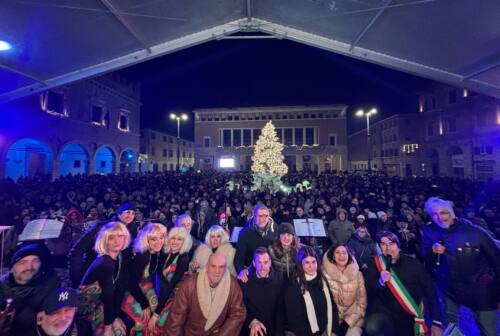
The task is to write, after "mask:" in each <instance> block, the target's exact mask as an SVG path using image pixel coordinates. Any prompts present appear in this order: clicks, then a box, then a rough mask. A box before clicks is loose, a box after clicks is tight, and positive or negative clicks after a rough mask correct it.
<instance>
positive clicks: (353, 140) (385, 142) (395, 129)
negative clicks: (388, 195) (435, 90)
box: [348, 114, 422, 176]
mask: <svg viewBox="0 0 500 336" xmlns="http://www.w3.org/2000/svg"><path fill="white" fill-rule="evenodd" d="M417 122H418V115H417V114H397V115H394V116H391V117H389V118H386V119H384V120H381V121H376V120H374V123H373V124H372V125H371V126H370V133H371V146H370V147H371V163H372V169H373V170H375V171H376V170H383V171H385V172H386V173H387V174H388V175H391V176H410V175H415V174H417V175H418V174H420V170H421V166H420V160H419V151H420V149H421V146H422V145H421V143H420V133H421V132H420V130H419V128H418V127H417ZM348 148H349V165H350V170H351V171H354V170H367V169H368V150H370V149H369V148H368V141H367V136H366V129H363V130H361V131H358V132H356V133H354V134H352V135H350V136H349V137H348Z"/></svg>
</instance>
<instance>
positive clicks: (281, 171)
mask: <svg viewBox="0 0 500 336" xmlns="http://www.w3.org/2000/svg"><path fill="white" fill-rule="evenodd" d="M283 148H284V146H283V144H282V143H280V142H279V139H278V136H277V135H276V130H275V128H274V125H273V123H272V121H269V122H268V123H267V124H266V125H265V126H264V128H263V129H262V133H261V135H260V137H259V140H257V143H256V144H255V149H254V154H253V156H252V161H253V163H252V173H253V182H254V183H253V189H258V188H260V187H262V186H265V187H268V188H270V189H271V191H272V192H276V191H278V189H279V187H280V186H281V177H282V176H283V175H285V174H286V173H287V172H288V167H287V165H286V164H285V163H284V162H283V159H284V157H283V154H282V152H283Z"/></svg>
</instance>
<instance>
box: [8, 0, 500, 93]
mask: <svg viewBox="0 0 500 336" xmlns="http://www.w3.org/2000/svg"><path fill="white" fill-rule="evenodd" d="M0 22H1V23H0V27H1V28H0V40H3V41H6V42H8V43H10V44H11V45H12V48H11V49H10V50H8V51H3V52H2V51H0V101H6V100H11V99H15V98H17V97H22V96H25V95H29V94H32V93H35V92H39V91H43V90H46V89H49V88H52V87H55V86H59V85H62V84H66V83H69V82H72V81H75V80H79V79H83V78H88V77H91V76H95V75H99V74H102V73H105V72H110V71H114V70H117V69H120V68H123V67H126V66H129V65H132V64H136V63H139V62H143V61H146V60H149V59H152V58H155V57H159V56H162V55H165V54H168V53H171V52H174V51H177V50H180V49H183V48H188V47H190V46H193V45H196V44H200V43H203V42H207V41H210V40H214V39H223V38H254V37H255V38H257V37H259V38H263V36H262V34H260V35H259V36H252V35H245V36H243V37H242V36H234V35H233V34H235V33H238V32H249V33H250V34H251V33H265V34H267V35H268V36H264V38H280V39H290V40H293V41H297V42H301V43H305V44H308V45H311V46H315V47H319V48H323V49H326V50H330V51H332V52H337V53H340V54H343V55H347V56H351V57H354V58H357V59H362V60H365V61H367V62H372V63H376V64H379V65H383V66H386V67H389V68H393V69H396V70H400V71H404V72H407V73H411V74H414V75H418V76H422V77H426V78H429V79H433V80H436V81H440V82H444V83H448V84H451V85H455V86H460V87H466V88H468V89H470V90H474V91H477V92H481V93H484V94H487V95H491V96H495V97H498V98H500V1H498V0H480V1H478V0H100V1H97V0H44V1H38V0H7V1H2V2H1V3H0Z"/></svg>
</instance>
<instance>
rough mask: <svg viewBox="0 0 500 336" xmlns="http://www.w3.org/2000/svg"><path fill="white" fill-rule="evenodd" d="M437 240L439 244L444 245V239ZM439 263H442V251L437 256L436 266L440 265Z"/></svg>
mask: <svg viewBox="0 0 500 336" xmlns="http://www.w3.org/2000/svg"><path fill="white" fill-rule="evenodd" d="M437 242H438V244H440V245H443V240H442V239H439V240H438V241H437ZM439 265H441V253H438V254H437V258H436V266H439Z"/></svg>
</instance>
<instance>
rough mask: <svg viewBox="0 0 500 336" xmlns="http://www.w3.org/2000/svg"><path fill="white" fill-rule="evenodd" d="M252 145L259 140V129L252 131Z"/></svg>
mask: <svg viewBox="0 0 500 336" xmlns="http://www.w3.org/2000/svg"><path fill="white" fill-rule="evenodd" d="M252 131H253V145H255V144H256V143H257V140H259V137H260V133H261V132H262V131H261V130H260V128H254V129H253V130H252Z"/></svg>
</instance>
